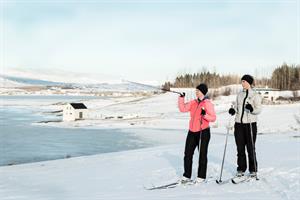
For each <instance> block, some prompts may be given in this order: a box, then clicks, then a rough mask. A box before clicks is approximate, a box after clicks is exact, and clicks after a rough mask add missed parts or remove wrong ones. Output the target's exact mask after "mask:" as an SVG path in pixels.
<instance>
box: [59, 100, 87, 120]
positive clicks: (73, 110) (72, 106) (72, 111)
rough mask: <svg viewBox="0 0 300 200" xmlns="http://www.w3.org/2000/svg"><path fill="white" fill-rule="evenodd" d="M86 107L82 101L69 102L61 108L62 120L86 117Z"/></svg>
mask: <svg viewBox="0 0 300 200" xmlns="http://www.w3.org/2000/svg"><path fill="white" fill-rule="evenodd" d="M87 112H88V109H87V107H86V106H85V105H84V104H83V103H69V104H67V105H66V106H65V107H64V109H63V120H64V121H75V120H80V119H84V118H86V117H87Z"/></svg>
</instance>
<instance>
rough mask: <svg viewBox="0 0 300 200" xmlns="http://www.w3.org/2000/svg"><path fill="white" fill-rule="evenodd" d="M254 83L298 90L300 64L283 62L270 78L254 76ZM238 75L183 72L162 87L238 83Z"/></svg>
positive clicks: (239, 78) (299, 87) (204, 71)
mask: <svg viewBox="0 0 300 200" xmlns="http://www.w3.org/2000/svg"><path fill="white" fill-rule="evenodd" d="M254 79H255V83H254V85H255V86H256V87H266V86H268V87H272V88H276V89H280V90H300V65H290V66H289V65H287V64H286V63H283V64H282V65H281V66H278V67H276V68H275V69H274V71H273V72H272V76H271V77H270V78H260V79H259V78H256V77H254ZM240 82H241V77H240V76H239V75H234V74H231V75H220V74H218V73H216V72H210V71H208V70H206V69H204V70H202V71H201V72H198V73H193V74H190V73H185V74H182V75H178V76H177V77H176V78H175V80H174V82H165V84H164V85H163V87H164V88H170V87H176V88H185V87H189V88H190V87H196V86H197V85H198V84H199V83H206V84H207V85H208V86H209V87H210V88H218V87H221V86H226V85H231V84H240Z"/></svg>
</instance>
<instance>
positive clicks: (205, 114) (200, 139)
mask: <svg viewBox="0 0 300 200" xmlns="http://www.w3.org/2000/svg"><path fill="white" fill-rule="evenodd" d="M207 92H208V88H207V86H206V85H205V84H203V83H201V84H200V85H198V86H197V87H196V96H197V99H194V100H192V101H190V102H188V103H184V97H185V93H183V94H182V95H180V97H179V98H178V107H179V110H180V112H190V122H189V132H188V135H187V138H186V143H185V151H184V174H183V177H182V178H181V183H188V182H190V181H191V176H192V165H193V155H194V151H195V149H196V147H197V146H198V149H199V143H201V144H200V157H199V164H198V176H197V178H196V180H195V182H196V183H201V182H203V181H205V179H206V171H207V150H208V144H209V140H210V128H209V122H214V121H215V120H216V113H215V110H214V105H213V104H212V103H211V101H210V100H209V99H208V97H207V96H205V95H206V94H207Z"/></svg>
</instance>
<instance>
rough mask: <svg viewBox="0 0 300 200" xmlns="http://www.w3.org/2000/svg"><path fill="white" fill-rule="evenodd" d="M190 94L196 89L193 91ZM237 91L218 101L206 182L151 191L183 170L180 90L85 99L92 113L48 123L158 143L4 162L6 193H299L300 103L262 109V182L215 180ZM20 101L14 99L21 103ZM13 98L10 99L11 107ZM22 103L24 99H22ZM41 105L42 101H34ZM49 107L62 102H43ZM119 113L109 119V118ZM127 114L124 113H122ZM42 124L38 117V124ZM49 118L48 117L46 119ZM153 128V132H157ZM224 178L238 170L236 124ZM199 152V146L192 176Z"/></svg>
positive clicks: (1, 181) (32, 197) (2, 191)
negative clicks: (114, 130) (119, 131)
mask: <svg viewBox="0 0 300 200" xmlns="http://www.w3.org/2000/svg"><path fill="white" fill-rule="evenodd" d="M187 98H188V99H191V98H192V95H190V96H189V95H188V96H187ZM234 99H235V96H228V97H221V98H220V99H217V100H215V101H214V104H215V108H216V111H217V118H218V120H217V121H216V122H215V123H214V124H212V130H211V132H212V137H211V141H210V145H209V154H208V157H209V158H208V159H209V161H208V179H207V183H205V184H201V185H195V186H186V187H183V186H179V187H177V188H174V189H167V190H154V191H149V190H146V189H145V187H149V186H151V185H152V184H154V185H161V184H165V183H169V182H173V181H176V180H178V178H179V177H180V176H181V175H182V173H183V151H184V143H185V136H186V133H187V128H188V119H189V118H188V117H189V115H188V114H187V113H180V112H179V111H178V108H177V96H176V95H175V94H171V93H167V94H161V95H156V96H152V97H150V98H141V97H136V98H133V97H130V98H127V99H126V98H125V99H122V98H121V97H120V98H119V99H118V98H114V99H113V100H112V99H111V101H109V100H107V99H93V100H87V101H84V103H85V104H86V105H87V107H88V108H89V109H90V117H89V118H90V119H87V120H84V121H76V122H68V123H67V122H62V123H51V124H50V126H58V127H71V128H74V127H82V128H99V129H101V128H106V129H107V128H122V129H124V130H125V129H130V130H131V131H132V132H134V133H135V134H136V135H138V136H139V137H143V138H145V139H147V140H152V141H153V142H156V143H159V144H160V145H159V146H157V147H151V148H145V149H139V150H131V151H124V152H118V153H106V154H100V155H94V156H86V157H79V158H70V159H64V160H56V161H47V162H40V163H31V164H23V165H15V166H5V167H0V199H1V200H8V199H22V200H23V199H26V200H27V199H28V200H40V199H43V200H44V199H45V200H46V199H47V200H48V199H49V200H50V199H51V200H52V199H53V200H54V199H58V200H64V199H66V200H77V199H78V200H83V199H84V200H85V199H89V200H94V199H95V200H98V199H149V200H150V199H172V200H175V199H178V200H179V199H201V198H203V199H298V198H299V197H300V146H299V142H300V140H299V138H300V124H299V123H298V122H297V119H298V117H299V116H300V104H299V103H296V104H286V105H268V106H264V107H263V112H262V113H261V115H260V116H259V123H258V132H259V134H260V135H259V136H258V139H257V159H258V166H259V174H258V176H259V178H260V180H259V181H251V182H246V183H243V184H239V185H233V184H231V183H228V184H225V185H217V184H216V183H215V180H216V179H218V176H219V172H220V166H221V161H222V155H223V148H224V142H225V133H226V128H225V126H226V125H227V123H228V120H229V119H230V118H229V116H228V114H227V109H228V108H229V107H230V104H231V102H232V101H234ZM15 104H16V102H13V105H15ZM9 105H10V104H9V102H8V103H7V106H9ZM18 105H19V104H18ZM28 105H30V106H33V107H39V106H40V105H39V102H34V103H31V104H30V103H28ZM43 106H44V108H43V109H47V108H48V109H50V110H53V109H56V110H58V109H61V105H55V104H43ZM109 116H110V117H113V118H111V119H105V117H109ZM118 116H119V117H120V116H122V118H118ZM33 125H36V124H33ZM47 125H48V124H47ZM152 130H155V131H152ZM227 150H228V151H227V155H226V161H225V166H224V173H223V180H226V179H228V178H230V177H232V176H233V174H234V173H235V169H236V164H235V163H236V149H235V143H234V138H233V136H232V131H231V133H230V136H229V141H228V149H227ZM197 156H198V154H197V152H195V157H194V171H193V177H194V175H195V173H196V167H197V166H196V163H197V160H198V158H197Z"/></svg>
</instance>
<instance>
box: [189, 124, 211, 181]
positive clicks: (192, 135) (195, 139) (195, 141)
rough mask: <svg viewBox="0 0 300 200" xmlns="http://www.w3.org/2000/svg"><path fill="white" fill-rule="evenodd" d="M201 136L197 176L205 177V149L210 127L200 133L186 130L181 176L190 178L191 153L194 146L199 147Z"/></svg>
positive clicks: (206, 149) (206, 148)
mask: <svg viewBox="0 0 300 200" xmlns="http://www.w3.org/2000/svg"><path fill="white" fill-rule="evenodd" d="M200 137H201V144H200V157H199V163H198V177H200V178H204V179H205V178H206V170H207V151H208V144H209V140H210V129H209V128H207V129H204V130H202V134H200V131H199V132H191V131H189V132H188V135H187V137H186V142H185V150H184V174H183V176H185V177H187V178H191V176H192V167H193V155H194V151H195V149H196V147H198V149H199V140H200Z"/></svg>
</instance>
